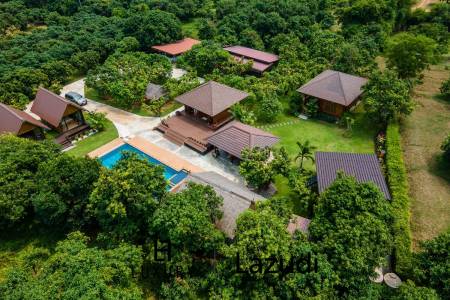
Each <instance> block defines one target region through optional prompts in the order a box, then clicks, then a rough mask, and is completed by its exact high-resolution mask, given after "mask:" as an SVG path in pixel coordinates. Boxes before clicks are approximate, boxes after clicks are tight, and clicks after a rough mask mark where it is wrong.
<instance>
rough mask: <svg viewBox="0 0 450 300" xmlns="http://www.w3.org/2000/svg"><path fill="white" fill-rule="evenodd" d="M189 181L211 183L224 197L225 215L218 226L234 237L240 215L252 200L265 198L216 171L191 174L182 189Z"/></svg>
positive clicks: (223, 209) (223, 208) (223, 207)
mask: <svg viewBox="0 0 450 300" xmlns="http://www.w3.org/2000/svg"><path fill="white" fill-rule="evenodd" d="M188 182H194V183H198V184H203V185H209V186H211V187H212V188H213V189H214V190H215V191H216V193H217V194H218V195H219V196H221V197H222V198H223V206H222V211H223V217H222V219H220V220H219V221H218V222H217V224H216V226H217V227H218V228H219V229H220V230H222V231H223V232H224V233H225V234H226V235H227V236H228V237H230V238H233V237H234V234H235V229H236V220H237V218H238V216H239V215H240V214H241V213H243V212H244V211H245V210H247V209H249V208H250V206H251V205H252V202H257V201H260V200H264V198H263V197H262V196H260V195H258V194H256V193H254V192H252V191H250V190H249V189H247V188H246V187H245V186H243V185H240V184H238V183H235V182H233V181H230V180H228V179H227V178H225V177H223V176H221V175H219V174H217V173H215V172H202V173H191V174H189V176H188V177H187V178H186V180H185V181H184V183H183V186H182V187H181V189H180V190H183V189H184V188H186V186H187V183H188Z"/></svg>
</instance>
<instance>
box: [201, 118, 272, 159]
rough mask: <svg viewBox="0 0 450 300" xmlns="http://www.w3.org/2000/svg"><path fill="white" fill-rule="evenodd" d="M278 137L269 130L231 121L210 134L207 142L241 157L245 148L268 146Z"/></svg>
mask: <svg viewBox="0 0 450 300" xmlns="http://www.w3.org/2000/svg"><path fill="white" fill-rule="evenodd" d="M279 140H280V139H279V138H278V137H276V136H274V135H273V134H271V133H269V132H265V131H263V130H261V129H258V128H255V127H252V126H249V125H246V124H243V123H241V122H238V121H233V122H231V123H230V124H228V125H226V126H225V127H223V128H222V129H219V130H218V131H217V132H215V133H214V134H212V135H211V136H210V137H209V138H208V142H209V143H210V144H211V145H213V146H215V147H217V148H219V149H222V150H224V151H226V152H228V153H230V154H232V155H234V156H235V157H238V158H241V152H242V150H244V149H245V148H254V147H260V148H265V147H270V146H272V145H273V144H275V143H277V142H278V141H279Z"/></svg>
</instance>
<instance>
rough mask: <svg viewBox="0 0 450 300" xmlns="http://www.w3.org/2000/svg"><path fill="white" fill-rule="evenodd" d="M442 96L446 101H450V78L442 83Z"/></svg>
mask: <svg viewBox="0 0 450 300" xmlns="http://www.w3.org/2000/svg"><path fill="white" fill-rule="evenodd" d="M440 91H441V94H442V96H443V97H444V99H446V100H450V78H449V79H447V80H446V81H444V82H443V83H442V86H441V88H440Z"/></svg>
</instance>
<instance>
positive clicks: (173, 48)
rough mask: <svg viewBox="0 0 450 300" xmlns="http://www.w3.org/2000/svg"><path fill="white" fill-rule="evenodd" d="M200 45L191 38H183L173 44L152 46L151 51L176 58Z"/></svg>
mask: <svg viewBox="0 0 450 300" xmlns="http://www.w3.org/2000/svg"><path fill="white" fill-rule="evenodd" d="M200 43H201V42H200V41H198V40H195V39H192V38H184V39H182V40H181V41H177V42H175V43H170V44H165V45H158V46H153V47H152V49H153V50H155V51H158V52H162V53H166V54H169V55H171V56H177V55H180V54H183V53H185V52H187V51H189V50H191V48H192V47H193V46H194V45H197V44H200Z"/></svg>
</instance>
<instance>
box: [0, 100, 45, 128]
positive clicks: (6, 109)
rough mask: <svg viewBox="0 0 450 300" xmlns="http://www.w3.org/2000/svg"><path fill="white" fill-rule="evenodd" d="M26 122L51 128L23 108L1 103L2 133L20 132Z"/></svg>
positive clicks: (0, 124) (0, 121)
mask: <svg viewBox="0 0 450 300" xmlns="http://www.w3.org/2000/svg"><path fill="white" fill-rule="evenodd" d="M24 123H29V124H31V125H34V126H37V127H41V128H44V129H49V128H48V127H47V126H45V125H44V124H42V123H41V122H39V121H38V120H36V119H35V118H33V117H32V116H30V115H29V114H27V113H26V112H23V111H21V110H18V109H15V108H13V107H11V106H8V105H6V104H3V103H0V134H1V133H13V134H18V133H20V130H21V128H22V126H23V124H24Z"/></svg>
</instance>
